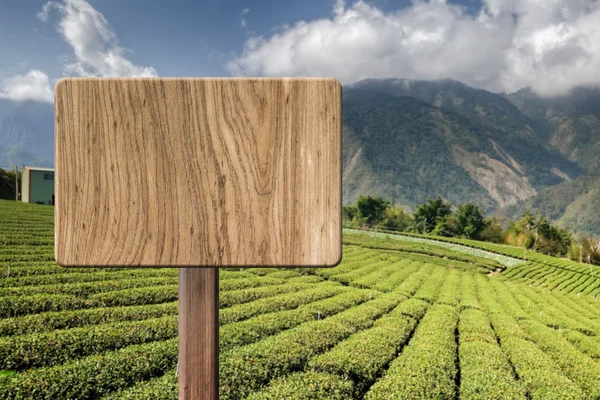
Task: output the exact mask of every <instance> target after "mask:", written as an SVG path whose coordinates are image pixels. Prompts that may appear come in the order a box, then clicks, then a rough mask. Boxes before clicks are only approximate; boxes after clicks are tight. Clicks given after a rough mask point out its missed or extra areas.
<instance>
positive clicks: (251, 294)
mask: <svg viewBox="0 0 600 400" xmlns="http://www.w3.org/2000/svg"><path fill="white" fill-rule="evenodd" d="M311 286H313V284H311V283H286V284H284V285H276V286H264V287H258V288H251V289H240V290H230V291H228V292H222V293H219V307H220V308H222V309H223V308H227V307H231V306H233V305H234V304H243V303H248V302H250V301H254V300H258V299H264V298H267V297H271V296H276V295H278V294H283V293H292V292H297V291H298V290H304V289H308V288H310V287H311Z"/></svg>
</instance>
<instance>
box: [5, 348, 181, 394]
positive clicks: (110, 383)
mask: <svg viewBox="0 0 600 400" xmlns="http://www.w3.org/2000/svg"><path fill="white" fill-rule="evenodd" d="M177 356H178V354H177V339H170V340H167V341H164V342H152V343H146V344H142V345H135V346H128V347H125V348H124V349H120V350H116V351H112V352H108V353H104V354H102V355H99V356H89V357H86V358H84V359H80V360H73V361H70V362H68V363H66V364H62V365H57V366H54V367H50V368H40V369H32V370H29V371H26V372H21V373H18V374H16V375H11V376H7V377H3V378H0V400H30V399H36V400H56V399H79V400H86V399H97V398H100V397H102V396H104V395H106V394H109V393H112V392H115V391H116V390H119V389H121V388H123V387H128V386H132V385H133V384H135V383H138V382H141V381H144V380H147V379H150V378H153V377H158V376H161V375H163V374H164V373H165V372H167V371H170V370H172V369H174V368H175V367H176V366H177Z"/></svg>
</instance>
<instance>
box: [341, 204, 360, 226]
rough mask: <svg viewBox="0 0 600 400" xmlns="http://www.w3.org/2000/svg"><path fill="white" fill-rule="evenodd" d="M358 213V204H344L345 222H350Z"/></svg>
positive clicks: (343, 214) (343, 215)
mask: <svg viewBox="0 0 600 400" xmlns="http://www.w3.org/2000/svg"><path fill="white" fill-rule="evenodd" d="M357 215H358V209H357V208H356V206H343V207H342V220H343V221H344V222H350V221H352V220H353V219H354V218H356V216H357Z"/></svg>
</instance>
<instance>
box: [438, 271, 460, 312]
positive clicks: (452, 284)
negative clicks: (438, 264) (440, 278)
mask: <svg viewBox="0 0 600 400" xmlns="http://www.w3.org/2000/svg"><path fill="white" fill-rule="evenodd" d="M465 275H466V273H465V272H459V271H457V270H451V271H449V272H448V275H447V276H446V278H445V280H444V283H443V284H442V286H441V287H440V290H439V294H438V295H437V298H435V300H436V301H437V302H438V303H441V304H448V305H449V306H452V307H456V306H457V305H458V303H459V302H460V297H461V296H460V295H461V293H460V288H461V280H462V279H463V277H464V276H465Z"/></svg>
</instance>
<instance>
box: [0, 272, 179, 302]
mask: <svg viewBox="0 0 600 400" xmlns="http://www.w3.org/2000/svg"><path fill="white" fill-rule="evenodd" d="M173 284H177V277H176V276H174V277H166V278H163V277H161V278H146V279H139V278H134V279H113V280H109V281H100V282H83V283H73V284H70V285H69V284H64V283H60V284H53V285H40V286H18V287H5V288H3V289H2V295H3V296H32V295H34V294H70V295H73V296H77V297H82V298H87V297H88V296H89V295H92V294H96V293H104V292H110V291H113V290H123V289H132V288H141V287H149V286H162V285H173Z"/></svg>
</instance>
